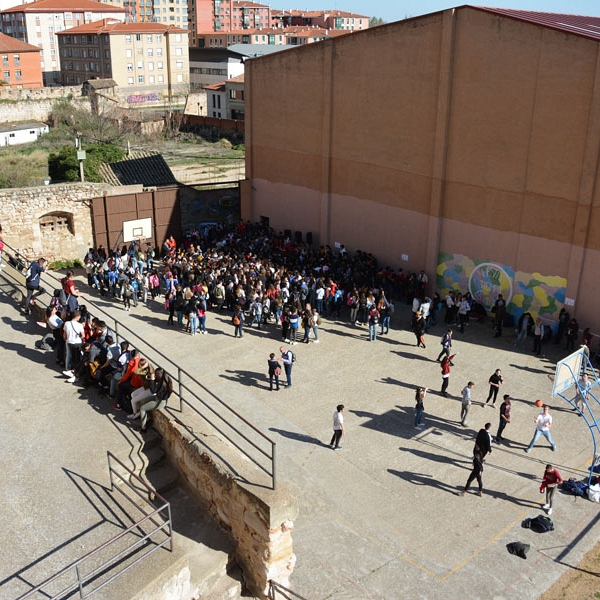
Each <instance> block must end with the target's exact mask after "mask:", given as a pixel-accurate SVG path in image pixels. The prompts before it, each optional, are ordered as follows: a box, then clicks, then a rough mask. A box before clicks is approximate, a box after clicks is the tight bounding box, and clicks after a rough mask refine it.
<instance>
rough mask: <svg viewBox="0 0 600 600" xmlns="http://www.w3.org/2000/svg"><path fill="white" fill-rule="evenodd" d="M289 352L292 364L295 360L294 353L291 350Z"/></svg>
mask: <svg viewBox="0 0 600 600" xmlns="http://www.w3.org/2000/svg"><path fill="white" fill-rule="evenodd" d="M289 352H290V354H291V355H292V364H294V363H295V362H296V355H295V354H294V352H292V351H291V350H290V351H289Z"/></svg>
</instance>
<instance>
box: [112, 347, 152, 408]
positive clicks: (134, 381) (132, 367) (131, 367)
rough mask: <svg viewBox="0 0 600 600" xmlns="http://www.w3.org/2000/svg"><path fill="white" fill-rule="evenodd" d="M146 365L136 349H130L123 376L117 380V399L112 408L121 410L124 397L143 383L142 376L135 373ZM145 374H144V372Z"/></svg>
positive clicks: (145, 361)
mask: <svg viewBox="0 0 600 600" xmlns="http://www.w3.org/2000/svg"><path fill="white" fill-rule="evenodd" d="M147 366H148V361H147V360H146V359H145V358H142V357H141V356H140V355H139V353H138V351H137V350H132V351H131V360H130V361H129V362H128V363H127V368H126V369H125V373H123V377H121V379H120V380H119V384H118V387H117V399H116V402H115V405H114V408H115V409H117V410H121V408H122V407H123V402H124V401H125V398H127V397H128V396H130V395H131V392H133V390H135V389H136V388H138V387H141V386H142V385H143V384H144V378H143V377H141V376H140V375H138V374H137V371H139V370H142V369H143V368H145V367H147ZM144 376H145V374H144Z"/></svg>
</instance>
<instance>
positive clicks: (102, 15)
mask: <svg viewBox="0 0 600 600" xmlns="http://www.w3.org/2000/svg"><path fill="white" fill-rule="evenodd" d="M126 13H127V11H126V9H124V8H122V7H120V6H113V5H110V4H105V3H102V2H95V1H93V0H37V1H36V2H30V3H28V4H19V5H18V6H14V7H12V8H8V9H6V10H4V11H2V12H0V33H5V34H6V35H9V36H11V37H14V38H16V39H18V40H21V41H22V42H27V43H29V44H32V45H34V46H37V47H38V48H40V49H41V50H42V62H41V68H42V76H43V80H44V85H57V84H59V82H60V70H61V65H60V57H59V54H58V42H57V38H56V34H57V33H59V32H61V31H64V30H65V29H70V28H72V27H78V26H81V25H84V24H87V23H92V22H93V21H98V20H100V19H117V20H121V21H123V20H125V16H126Z"/></svg>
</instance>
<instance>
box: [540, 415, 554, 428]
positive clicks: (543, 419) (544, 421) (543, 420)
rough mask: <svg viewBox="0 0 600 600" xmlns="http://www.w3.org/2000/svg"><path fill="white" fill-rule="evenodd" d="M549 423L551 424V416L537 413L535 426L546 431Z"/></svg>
mask: <svg viewBox="0 0 600 600" xmlns="http://www.w3.org/2000/svg"><path fill="white" fill-rule="evenodd" d="M550 425H552V417H551V416H550V415H545V414H544V413H541V414H539V415H538V417H537V428H538V429H539V430H540V431H548V429H550Z"/></svg>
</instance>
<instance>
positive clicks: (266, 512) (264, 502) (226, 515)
mask: <svg viewBox="0 0 600 600" xmlns="http://www.w3.org/2000/svg"><path fill="white" fill-rule="evenodd" d="M154 426H155V428H156V429H157V430H158V431H159V432H160V434H161V435H162V437H163V447H164V449H165V451H166V452H167V454H168V455H169V457H170V459H171V461H172V463H173V464H175V465H176V466H177V467H178V469H179V471H180V472H181V475H182V477H184V478H185V480H186V481H187V483H188V484H189V485H190V487H191V488H192V490H194V491H195V493H196V494H197V496H198V498H199V499H200V501H201V502H202V503H203V504H204V506H205V507H206V510H207V511H208V513H209V514H210V515H211V516H212V518H213V519H214V520H215V521H216V522H217V523H219V525H220V526H221V527H222V528H223V529H224V530H225V531H227V532H228V533H229V534H230V535H231V537H232V539H233V541H234V543H235V545H236V552H235V559H236V560H237V562H238V564H239V565H240V567H241V568H242V570H243V572H244V580H245V582H246V585H247V587H248V589H249V591H250V592H251V593H253V594H255V595H256V596H257V597H259V598H267V593H268V582H269V580H270V579H273V580H276V581H277V582H278V583H280V584H282V585H284V586H286V587H287V586H289V578H290V576H291V574H292V571H293V569H294V565H295V562H296V556H295V555H294V553H293V550H292V535H291V534H292V530H293V527H294V519H296V517H297V516H298V500H297V498H296V496H294V495H293V494H292V493H291V492H290V491H289V490H287V489H285V488H281V486H279V487H278V489H277V490H276V491H273V490H268V489H264V488H260V487H257V488H254V489H253V490H249V489H247V488H246V487H244V486H243V485H242V484H241V483H240V482H239V481H237V480H236V479H234V477H233V476H232V475H231V474H230V473H229V472H227V471H226V470H225V469H223V468H222V467H220V466H219V465H218V464H216V463H215V462H214V461H213V459H212V457H211V456H210V455H209V454H207V453H206V452H203V451H202V450H201V449H200V447H199V446H198V444H197V443H195V441H194V438H193V437H191V436H190V435H189V434H188V433H187V432H186V431H185V430H184V429H183V428H182V427H180V426H179V425H178V424H177V423H176V422H175V421H173V420H172V419H170V418H169V416H168V415H167V413H165V412H161V411H157V413H155V415H154Z"/></svg>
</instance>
